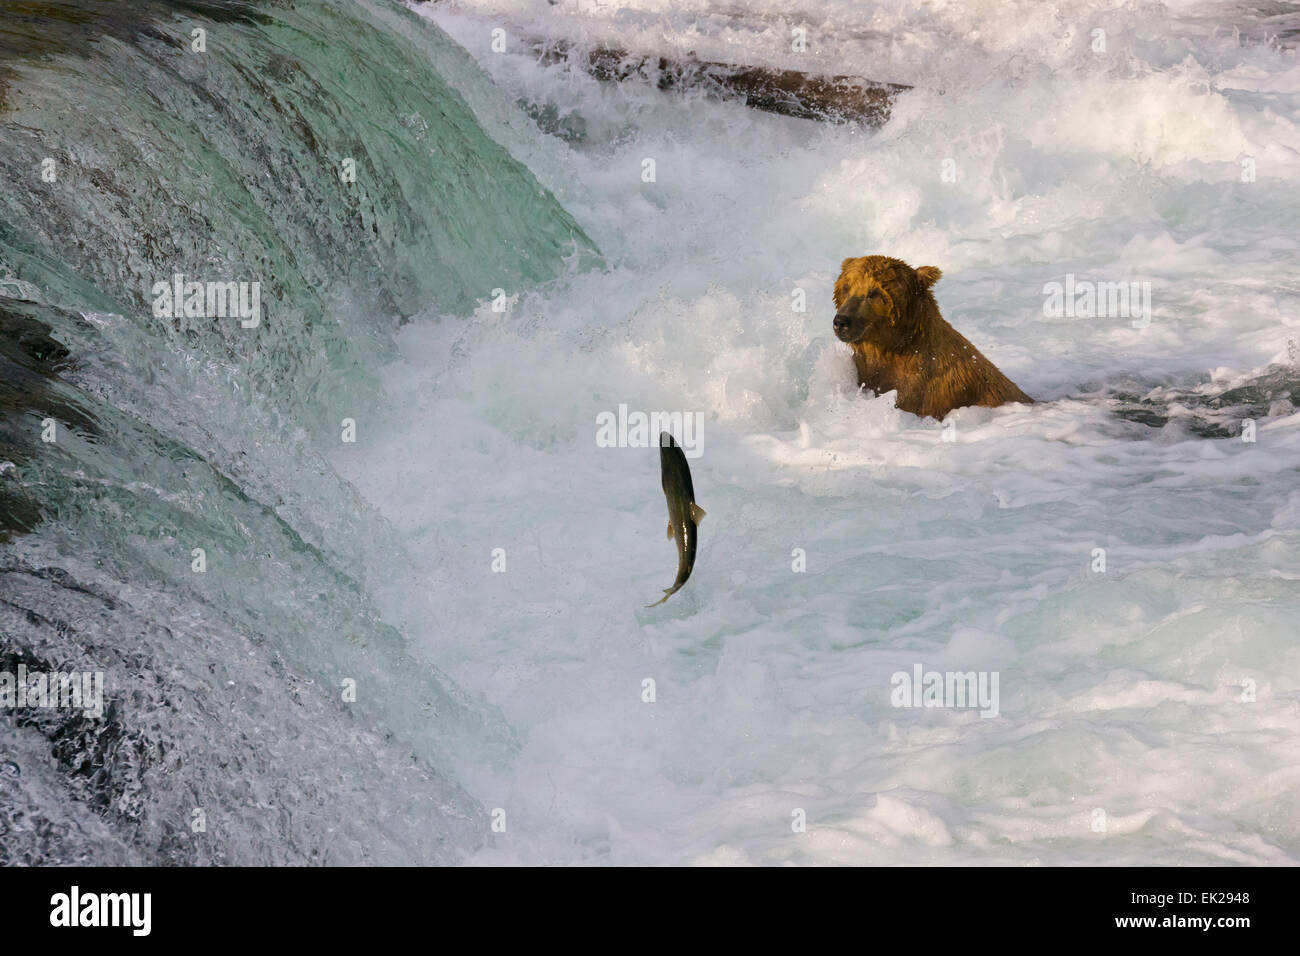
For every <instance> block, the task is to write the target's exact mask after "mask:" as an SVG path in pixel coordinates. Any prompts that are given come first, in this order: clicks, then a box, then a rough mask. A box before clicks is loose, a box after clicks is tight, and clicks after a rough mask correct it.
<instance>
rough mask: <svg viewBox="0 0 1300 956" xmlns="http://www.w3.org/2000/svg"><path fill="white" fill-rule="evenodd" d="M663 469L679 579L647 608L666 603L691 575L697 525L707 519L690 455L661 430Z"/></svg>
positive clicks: (660, 445)
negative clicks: (698, 498)
mask: <svg viewBox="0 0 1300 956" xmlns="http://www.w3.org/2000/svg"><path fill="white" fill-rule="evenodd" d="M659 470H660V472H661V473H662V474H661V478H660V481H661V483H662V485H663V489H664V497H665V498H667V499H668V538H669V539H670V540H675V541H676V542H677V580H676V581H674V582H673V586H672V587H670V588H664V596H663V597H662V598H660V599H659V600H658V601H655V603H654V604H647V605H646V607H658V606H659V605H660V604H663V603H664V601H667V600H668V599H669V598H670V597H672V596H673V595H674V594H676V593H677V591H678V589H679V588H680V587H681V586H682V585H683V584H685V583H686V579H687V578H689V577H690V576H691V569H692V568H694V567H695V545H696V537H697V535H698V531H697V530H696V525H698V524H699V523H700V522H701V521H702V520H703V519H704V509H703V508H701V507H700V506H699V505H697V504H696V503H695V488H694V486H693V485H692V484H691V469H690V466H689V465H687V464H686V454H685V453H684V452H683V451H682V450H681V448H679V447H678V445H677V442H675V441H674V440H673V436H672V435H670V434H668V433H667V432H660V433H659Z"/></svg>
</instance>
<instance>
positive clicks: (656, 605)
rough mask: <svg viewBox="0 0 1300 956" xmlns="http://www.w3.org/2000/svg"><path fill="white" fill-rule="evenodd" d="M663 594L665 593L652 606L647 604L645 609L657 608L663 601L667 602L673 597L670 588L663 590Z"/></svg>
mask: <svg viewBox="0 0 1300 956" xmlns="http://www.w3.org/2000/svg"><path fill="white" fill-rule="evenodd" d="M664 592H665V593H664V596H663V597H661V598H660V599H659V600H657V601H655V602H654V604H647V605H646V607H658V606H659V605H660V604H663V603H664V601H667V600H668V599H669V598H670V597H672V596H673V589H672V588H664Z"/></svg>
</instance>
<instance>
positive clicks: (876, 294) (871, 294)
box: [867, 289, 883, 299]
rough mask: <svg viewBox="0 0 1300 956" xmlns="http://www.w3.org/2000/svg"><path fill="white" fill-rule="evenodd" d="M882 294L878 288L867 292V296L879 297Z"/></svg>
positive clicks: (870, 297)
mask: <svg viewBox="0 0 1300 956" xmlns="http://www.w3.org/2000/svg"><path fill="white" fill-rule="evenodd" d="M882 295H883V293H882V292H881V291H880V290H879V289H872V290H871V291H870V292H868V293H867V298H868V299H879V298H880V297H881V296H882Z"/></svg>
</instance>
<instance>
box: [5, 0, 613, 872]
mask: <svg viewBox="0 0 1300 956" xmlns="http://www.w3.org/2000/svg"><path fill="white" fill-rule="evenodd" d="M0 17H3V21H4V22H3V26H2V27H0V53H3V56H4V61H3V67H4V68H3V71H2V72H0V97H2V98H3V106H2V108H0V137H2V139H3V149H0V181H3V183H4V190H3V196H2V197H0V324H2V326H3V334H2V335H0V341H3V343H4V351H3V358H2V359H0V361H3V363H4V376H3V385H2V386H0V389H2V390H0V410H2V411H3V417H2V419H0V463H2V464H0V468H2V469H3V475H0V502H2V503H3V509H4V510H3V515H2V516H0V522H2V523H3V525H2V527H3V534H4V538H5V540H4V544H3V550H2V551H0V582H3V583H2V584H0V671H9V672H11V673H12V672H16V669H17V667H18V666H19V665H24V666H25V667H26V668H27V669H28V670H29V671H41V670H44V671H55V670H57V671H74V670H75V671H87V672H103V673H104V675H105V683H106V688H105V699H106V714H105V717H104V719H102V720H98V721H96V720H90V719H87V718H86V717H85V716H84V715H83V714H81V713H78V712H72V713H69V712H67V711H60V710H51V711H49V712H48V713H46V712H42V711H39V710H38V711H28V710H20V711H9V710H6V711H5V712H4V713H3V714H0V727H2V728H3V759H4V763H5V766H6V768H7V772H6V774H5V775H3V777H0V788H3V799H0V863H5V862H39V863H62V862H72V861H86V862H94V863H113V862H202V861H214V862H217V861H219V862H228V863H256V862H303V861H320V862H345V863H346V862H357V861H362V860H387V861H401V860H406V861H422V862H433V861H438V860H443V861H446V860H452V859H457V858H459V856H460V855H463V853H464V852H466V851H467V850H468V849H470V848H472V847H474V846H476V845H477V844H478V843H479V842H481V840H482V839H483V836H484V835H485V834H486V833H487V824H486V820H485V818H481V817H480V808H478V807H477V805H476V803H475V801H474V800H473V799H471V798H469V797H468V796H467V795H466V794H465V793H464V792H463V791H462V790H461V789H460V787H459V786H458V785H457V783H456V782H455V781H456V771H457V765H458V762H460V761H463V760H466V759H471V760H473V761H475V762H478V763H491V762H492V761H493V760H498V759H501V758H503V757H505V756H506V755H508V754H509V753H510V751H511V749H512V747H513V735H512V732H511V731H510V730H509V728H508V727H506V726H505V725H504V723H503V722H502V721H501V719H500V717H499V716H498V715H497V713H496V712H495V710H494V709H493V708H492V707H490V706H488V705H486V704H484V703H482V702H480V701H477V700H473V699H471V698H470V697H469V696H467V695H465V694H464V693H462V692H461V691H460V690H459V689H458V688H457V687H455V686H454V685H453V684H452V683H451V682H450V681H448V680H447V679H446V678H445V677H444V676H442V675H441V674H440V673H439V672H438V670H437V669H436V667H434V666H433V665H432V664H431V663H430V662H428V661H422V660H416V659H414V658H413V652H412V649H411V648H410V647H409V646H408V644H407V642H406V641H405V640H404V638H403V637H402V636H401V635H400V634H399V633H397V632H396V631H394V630H393V629H392V628H391V627H388V626H387V625H385V624H384V623H383V622H382V621H380V620H379V619H378V617H377V615H376V613H375V611H374V610H373V608H372V606H371V602H370V600H369V598H368V596H367V589H368V584H369V582H368V581H367V580H366V576H367V574H368V573H369V572H367V571H366V570H365V569H366V568H374V567H377V566H378V564H377V562H376V559H375V556H376V555H381V554H382V555H385V556H387V559H388V560H389V561H404V560H412V561H414V560H418V558H416V557H410V558H407V557H405V556H403V555H401V554H400V552H397V551H396V550H395V549H394V547H393V546H392V545H391V544H389V543H388V542H387V541H385V540H384V537H383V534H382V532H381V531H379V530H377V529H378V528H379V527H380V524H379V523H378V522H377V521H375V519H374V516H373V514H371V513H370V512H368V509H367V506H366V505H365V504H364V503H362V502H361V501H360V500H359V499H358V498H357V497H356V495H355V494H354V493H353V492H352V491H351V489H350V488H349V486H348V485H347V484H345V483H344V482H342V481H340V480H339V479H338V478H337V477H336V476H335V474H334V471H333V469H332V468H331V467H330V466H329V465H328V464H327V463H326V462H325V460H324V459H323V458H322V457H321V455H320V449H321V448H322V447H323V446H325V445H327V444H329V443H331V442H333V443H338V442H339V441H340V440H341V437H342V435H343V431H342V429H343V427H344V426H343V425H342V422H343V420H344V419H350V420H351V421H352V422H354V423H357V424H356V425H355V427H356V428H360V429H362V430H364V429H366V428H367V427H369V426H370V425H371V424H372V423H373V421H374V420H375V418H376V417H377V416H379V415H382V414H385V410H384V409H383V407H382V405H381V404H379V403H377V395H378V392H377V389H376V384H377V383H376V379H375V371H376V369H377V368H378V366H379V363H380V362H381V361H382V360H383V359H384V358H385V357H386V356H389V355H391V354H392V346H391V342H390V336H391V333H392V332H393V330H394V329H396V328H397V326H398V324H399V322H400V321H401V320H403V319H404V318H405V317H407V316H409V315H411V314H412V313H414V312H416V311H418V310H422V309H429V308H436V309H444V310H448V311H463V310H464V309H465V308H466V307H467V306H468V305H470V304H472V303H473V302H474V301H475V300H477V299H487V298H489V297H490V296H491V295H492V290H493V288H496V287H504V288H506V289H514V288H517V287H518V286H520V285H521V284H525V283H529V282H534V281H536V280H539V279H544V278H546V277H548V276H551V275H554V274H556V273H557V272H559V271H562V270H563V269H565V268H566V263H568V266H567V267H572V266H573V265H575V264H576V263H577V260H578V259H579V258H580V257H581V256H582V255H583V254H585V252H586V251H587V250H589V249H590V248H591V246H590V243H589V242H588V240H587V239H586V238H585V237H584V236H583V234H582V231H581V230H580V229H579V228H578V227H577V226H576V224H575V223H574V222H573V221H572V220H571V219H570V218H569V217H568V216H567V214H565V212H564V211H563V209H562V208H560V206H559V205H558V204H557V203H556V201H555V199H554V198H553V197H552V196H551V195H550V193H548V192H547V191H546V190H545V189H543V188H542V187H541V186H540V185H539V184H538V183H537V181H536V180H535V179H534V178H533V176H532V175H531V174H530V173H529V172H528V170H527V169H526V168H525V167H523V166H522V165H520V163H519V162H517V161H516V160H515V159H513V158H512V157H511V155H510V154H508V153H507V152H506V151H505V150H504V149H503V148H502V147H501V146H499V145H498V144H497V143H496V142H494V141H493V139H491V138H490V137H489V136H488V135H487V134H486V133H485V132H484V130H483V128H482V127H481V125H480V122H479V121H478V119H476V117H475V114H474V113H472V112H471V111H470V108H469V107H468V105H467V103H466V97H469V98H470V99H472V100H473V101H475V102H476V104H478V110H479V112H480V113H481V114H483V115H485V116H491V115H492V111H493V110H496V111H497V113H499V114H501V115H505V114H507V113H508V112H509V110H510V108H509V105H508V103H506V102H505V101H502V102H501V103H500V104H496V103H494V98H495V97H499V94H496V93H495V91H494V90H493V89H492V88H491V87H490V85H489V84H488V83H487V82H486V81H485V79H484V78H483V77H482V76H481V74H480V73H479V72H478V69H477V67H475V66H474V65H473V63H472V61H470V60H469V59H468V57H467V56H465V55H464V54H463V53H462V52H461V51H460V50H459V48H457V47H456V46H455V45H454V44H452V43H450V42H449V41H448V40H447V39H446V38H445V37H444V36H443V35H442V34H441V33H440V31H438V29H437V28H435V27H432V26H431V25H428V24H426V23H423V22H421V21H419V20H418V19H417V18H415V17H413V16H411V15H410V14H409V13H408V12H407V11H405V10H403V9H401V8H400V7H396V6H394V5H391V4H388V3H384V2H374V3H353V2H350V0H340V2H330V0H309V2H294V3H279V2H275V0H269V2H266V3H260V4H247V3H240V2H233V0H232V2H222V0H215V2H201V0H200V2H194V3H181V4H169V3H163V2H143V3H138V2H125V0H123V2H105V3H97V4H82V3H65V2H51V3H22V4H5V5H4V9H3V10H2V11H0ZM196 31H199V32H196ZM344 41H345V42H344ZM177 275H179V276H181V277H182V279H181V280H180V281H181V282H190V281H200V282H205V283H206V282H212V283H224V282H227V281H233V282H241V281H242V282H253V281H256V282H257V283H258V284H259V289H260V298H261V312H260V316H259V319H260V321H258V322H257V323H256V324H254V323H253V322H252V321H241V318H240V317H238V316H229V315H227V316H226V317H212V316H210V315H209V316H206V317H205V316H196V315H190V314H186V313H185V311H184V310H183V309H177V310H176V312H179V313H180V314H174V313H167V314H164V315H163V316H161V317H160V316H159V315H158V314H157V311H158V310H156V309H155V306H157V305H159V302H158V299H157V295H158V289H157V288H155V287H156V285H157V284H158V283H162V286H163V287H170V286H171V285H172V284H173V282H174V281H176V280H175V277H176V276H177ZM177 305H178V306H179V305H180V303H177ZM196 311H198V310H197V309H196ZM173 315H174V317H173Z"/></svg>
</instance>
